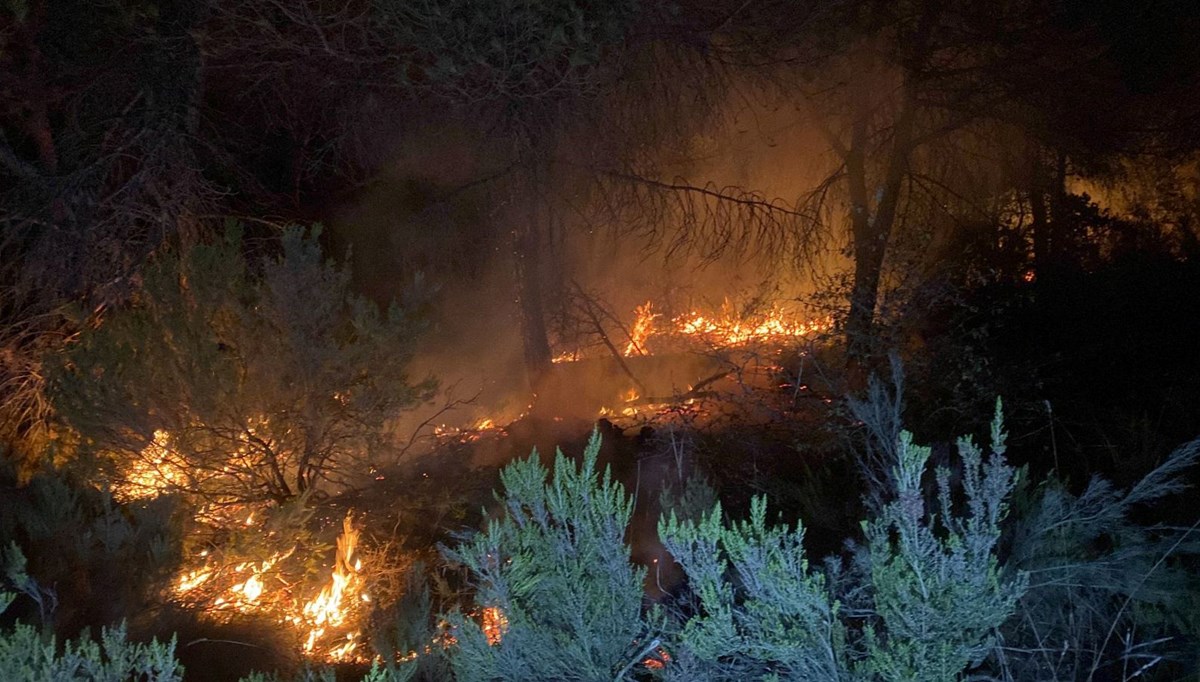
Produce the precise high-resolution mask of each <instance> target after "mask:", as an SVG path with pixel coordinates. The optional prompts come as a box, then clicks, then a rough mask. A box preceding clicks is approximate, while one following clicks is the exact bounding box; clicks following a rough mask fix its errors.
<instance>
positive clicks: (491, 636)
mask: <svg viewBox="0 0 1200 682" xmlns="http://www.w3.org/2000/svg"><path fill="white" fill-rule="evenodd" d="M482 627H483V635H484V636H485V637H487V643H488V644H489V645H490V646H496V645H497V644H499V643H500V640H502V639H504V633H505V632H508V618H507V617H506V616H505V615H504V612H503V611H501V610H500V607H498V606H489V607H487V608H485V609H484V610H483V624H482Z"/></svg>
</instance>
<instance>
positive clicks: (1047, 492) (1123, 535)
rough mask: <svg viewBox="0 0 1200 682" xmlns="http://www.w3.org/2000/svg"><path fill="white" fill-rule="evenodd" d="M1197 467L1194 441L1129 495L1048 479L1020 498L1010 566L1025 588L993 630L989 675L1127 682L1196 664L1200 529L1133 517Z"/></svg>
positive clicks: (1176, 489)
mask: <svg viewBox="0 0 1200 682" xmlns="http://www.w3.org/2000/svg"><path fill="white" fill-rule="evenodd" d="M1197 461H1200V440H1197V441H1192V442H1191V443H1188V444H1186V445H1184V446H1182V447H1180V448H1178V449H1177V450H1175V451H1174V452H1173V453H1172V454H1171V455H1170V456H1169V457H1167V458H1166V460H1165V461H1164V462H1163V463H1162V464H1161V465H1160V466H1158V467H1157V468H1156V469H1154V470H1153V471H1151V472H1150V473H1149V474H1147V475H1146V476H1145V477H1143V478H1142V479H1141V480H1140V481H1138V482H1137V483H1136V484H1135V485H1134V486H1133V487H1132V488H1130V489H1129V490H1127V491H1123V490H1120V489H1117V488H1115V487H1114V486H1113V485H1112V484H1111V483H1110V482H1108V481H1106V480H1104V479H1102V478H1099V477H1094V478H1092V479H1091V481H1089V482H1088V484H1087V485H1086V486H1085V487H1084V489H1083V490H1082V491H1081V492H1079V493H1078V494H1074V493H1072V492H1071V491H1070V490H1068V489H1067V487H1066V486H1065V485H1064V484H1063V483H1062V482H1060V481H1058V480H1055V479H1053V478H1052V479H1050V480H1047V481H1044V482H1043V483H1042V484H1040V485H1037V486H1034V485H1028V484H1027V485H1023V486H1022V487H1021V488H1020V489H1019V490H1018V494H1017V495H1016V497H1015V501H1014V512H1015V513H1014V519H1013V524H1012V528H1011V532H1010V533H1009V541H1008V542H1009V545H1010V548H1009V559H1008V562H1007V563H1008V570H1009V571H1021V572H1023V573H1026V574H1028V575H1029V576H1030V583H1029V589H1028V591H1027V592H1026V593H1025V595H1024V596H1023V597H1022V598H1021V600H1020V602H1019V604H1018V606H1017V616H1016V617H1014V618H1012V619H1010V620H1009V622H1007V623H1006V624H1005V626H1004V627H1003V629H1002V633H1003V636H1004V639H1005V645H1006V646H1004V647H1003V648H1000V649H997V650H996V652H995V661H994V664H995V666H996V667H997V668H999V669H1001V670H1003V671H1004V673H1005V674H1006V675H1008V676H1010V677H1011V678H1014V679H1085V678H1088V679H1090V678H1092V677H1094V676H1096V675H1097V674H1102V675H1106V676H1113V675H1120V676H1121V677H1122V678H1123V679H1130V678H1132V677H1134V676H1142V675H1145V674H1147V673H1148V672H1149V670H1150V669H1152V668H1154V667H1156V666H1161V665H1163V664H1165V663H1169V662H1175V663H1177V664H1179V665H1181V666H1182V667H1183V668H1184V669H1187V668H1194V667H1195V666H1196V665H1197V662H1198V661H1197V660H1196V659H1195V651H1196V648H1197V642H1200V573H1198V572H1197V570H1196V568H1197V563H1198V561H1200V532H1197V529H1196V526H1195V525H1193V526H1191V527H1185V528H1179V527H1173V526H1170V525H1166V524H1156V525H1150V526H1147V525H1144V524H1142V523H1139V522H1138V521H1137V519H1138V518H1139V515H1140V514H1144V512H1145V510H1146V508H1147V507H1148V506H1149V505H1151V504H1154V503H1157V502H1159V501H1161V500H1162V499H1163V498H1164V497H1166V496H1168V495H1174V494H1178V493H1180V492H1182V491H1183V490H1185V489H1186V488H1187V487H1188V485H1187V483H1186V480H1185V479H1184V473H1185V472H1186V471H1187V470H1188V469H1191V468H1193V467H1194V466H1195V464H1196V463H1197ZM1118 667H1119V668H1120V671H1119V672H1117V671H1116V670H1115V669H1116V668H1118Z"/></svg>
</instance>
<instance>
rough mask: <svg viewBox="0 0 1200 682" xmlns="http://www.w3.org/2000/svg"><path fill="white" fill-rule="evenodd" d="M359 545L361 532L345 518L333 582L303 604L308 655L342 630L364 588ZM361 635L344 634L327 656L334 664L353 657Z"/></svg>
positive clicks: (354, 633)
mask: <svg viewBox="0 0 1200 682" xmlns="http://www.w3.org/2000/svg"><path fill="white" fill-rule="evenodd" d="M357 546H358V531H357V530H355V528H354V525H353V523H352V521H351V518H350V515H346V518H345V520H344V521H343V522H342V534H341V535H340V536H338V539H337V558H336V559H335V562H334V566H333V574H332V575H331V576H330V582H329V584H328V585H326V586H325V587H324V588H323V589H322V590H321V593H320V594H318V595H317V596H316V598H315V599H313V600H312V601H310V602H308V603H307V604H305V605H304V609H303V611H302V613H303V617H302V618H301V619H300V620H302V621H303V622H304V623H305V624H307V626H308V628H309V631H308V636H307V638H306V639H305V642H304V653H306V654H312V653H313V652H314V650H315V649H316V645H317V643H318V642H319V641H321V640H323V639H324V638H325V635H326V633H327V632H329V631H331V630H338V629H340V628H342V626H344V625H346V623H347V620H348V619H349V616H350V608H349V607H350V606H351V605H352V604H353V603H354V601H353V597H354V596H355V595H356V594H358V593H359V590H360V589H361V587H362V586H361V582H362V581H361V579H360V578H359V574H358V572H359V571H360V570H361V569H362V561H361V560H360V559H358V558H357V557H356V556H355V554H354V551H355V549H356V548H357ZM359 598H360V599H361V597H359ZM360 634H361V633H359V632H358V631H357V630H356V631H353V632H346V633H344V634H343V635H342V636H343V637H344V638H345V641H344V642H340V643H339V644H337V645H336V646H334V647H333V648H332V649H330V650H329V652H328V653H327V654H326V657H327V658H329V659H330V660H334V661H342V660H347V659H349V658H351V657H352V655H353V653H354V650H355V648H356V647H357V645H358V641H357V640H358V636H359V635H360Z"/></svg>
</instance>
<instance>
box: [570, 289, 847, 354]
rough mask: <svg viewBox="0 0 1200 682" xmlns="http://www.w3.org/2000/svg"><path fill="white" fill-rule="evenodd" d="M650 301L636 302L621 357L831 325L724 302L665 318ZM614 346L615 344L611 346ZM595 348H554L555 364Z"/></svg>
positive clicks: (778, 339) (774, 339) (797, 334)
mask: <svg viewBox="0 0 1200 682" xmlns="http://www.w3.org/2000/svg"><path fill="white" fill-rule="evenodd" d="M657 310H658V309H657V308H656V307H655V305H654V303H653V302H652V301H646V302H645V303H643V304H641V305H639V306H637V307H636V308H635V309H634V313H633V323H632V324H631V325H630V326H629V330H628V337H629V340H628V342H627V343H626V344H625V347H624V349H623V350H622V351H621V353H622V355H624V356H626V357H631V356H636V355H652V354H653V353H654V351H653V347H654V346H656V345H657V343H656V340H659V339H662V340H671V339H674V340H676V341H685V342H689V343H696V342H700V343H702V344H704V345H706V346H709V347H717V348H726V347H731V346H745V345H749V344H756V343H760V344H781V343H786V342H789V341H796V340H799V339H802V338H805V337H809V336H813V335H815V334H819V333H822V332H827V331H829V330H830V329H831V328H832V327H833V320H832V319H831V318H829V317H822V318H818V319H806V318H804V317H803V316H801V315H800V314H798V313H796V312H793V311H789V310H787V309H786V308H784V307H783V306H779V305H775V306H771V307H770V308H768V309H766V310H765V311H759V312H755V311H753V310H751V311H749V312H740V311H739V310H738V308H737V307H736V306H734V305H733V304H731V303H730V302H729V301H725V302H724V303H723V304H722V305H721V309H720V310H719V311H715V312H711V311H709V312H706V311H702V310H692V311H689V312H686V313H684V314H681V315H676V316H674V317H671V318H667V320H666V321H665V322H664V321H663V318H664V314H663V313H661V312H656V311H657ZM614 350H615V349H614ZM594 352H595V351H594V350H593V351H591V352H588V351H586V350H580V349H575V350H571V351H567V352H563V353H559V354H558V355H556V356H555V357H554V358H553V362H555V363H564V362H576V361H578V360H582V359H585V358H587V357H591V356H592V355H593V353H594Z"/></svg>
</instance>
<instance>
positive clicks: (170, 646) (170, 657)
mask: <svg viewBox="0 0 1200 682" xmlns="http://www.w3.org/2000/svg"><path fill="white" fill-rule="evenodd" d="M11 602H12V595H9V594H7V593H0V613H2V612H3V611H4V610H5V608H7V606H8V605H9V604H10V603H11ZM0 679H2V680H9V681H11V682H24V681H26V680H27V681H29V682H34V681H35V680H36V682H180V681H181V680H182V679H183V669H182V668H181V667H180V666H179V662H178V661H176V660H175V641H174V640H173V639H172V640H171V642H169V643H160V642H158V641H151V642H150V643H149V644H141V643H132V642H129V641H127V640H126V638H125V627H124V626H123V625H122V626H118V627H116V628H112V629H108V628H106V629H104V630H102V631H101V633H100V642H99V643H98V644H97V643H96V642H95V641H93V640H91V639H89V638H87V637H84V638H80V639H78V640H75V641H71V640H67V641H65V642H63V644H62V647H61V648H60V647H59V646H58V644H57V642H56V641H55V639H54V638H53V637H43V636H42V634H41V633H40V632H39V631H38V630H37V629H36V628H34V627H32V626H30V625H25V624H22V623H18V624H17V625H16V627H15V628H14V629H12V630H11V631H7V632H2V633H0Z"/></svg>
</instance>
